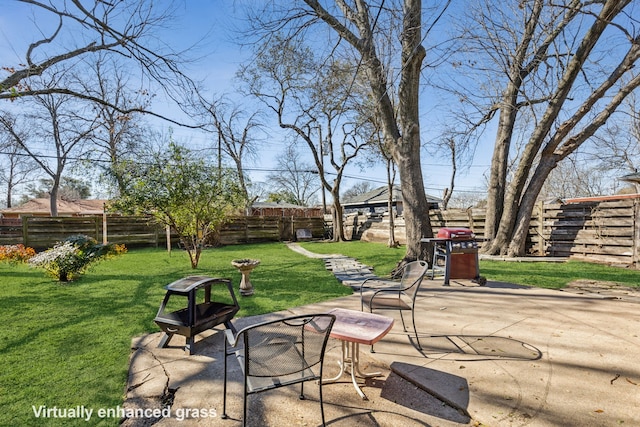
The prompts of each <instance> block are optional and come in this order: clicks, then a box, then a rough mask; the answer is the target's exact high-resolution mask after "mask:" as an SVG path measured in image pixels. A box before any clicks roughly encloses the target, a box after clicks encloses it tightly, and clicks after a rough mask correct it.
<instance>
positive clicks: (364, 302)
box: [360, 260, 428, 351]
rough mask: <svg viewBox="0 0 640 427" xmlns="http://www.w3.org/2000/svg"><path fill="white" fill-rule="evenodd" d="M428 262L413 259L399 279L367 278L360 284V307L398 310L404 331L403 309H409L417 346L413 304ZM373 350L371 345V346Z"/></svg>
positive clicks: (371, 309)
mask: <svg viewBox="0 0 640 427" xmlns="http://www.w3.org/2000/svg"><path fill="white" fill-rule="evenodd" d="M427 268H428V264H427V263H426V262H425V261H420V260H418V261H413V262H409V263H407V264H406V265H405V266H404V269H403V271H402V278H401V279H400V281H388V280H382V279H379V278H373V279H367V280H365V281H364V282H362V284H361V285H360V309H361V310H362V311H364V309H365V307H367V308H368V309H369V311H370V312H372V313H373V310H398V311H400V319H401V320H402V327H403V329H404V330H405V331H406V330H407V327H406V325H405V323H404V317H403V315H402V312H403V311H406V310H409V311H411V320H412V323H413V331H414V333H415V337H416V343H417V344H418V348H419V349H422V347H421V346H420V339H419V338H418V330H417V328H416V322H415V304H416V297H417V295H418V290H419V289H420V285H421V284H422V279H423V278H424V275H425V274H426V272H427ZM371 351H373V346H371Z"/></svg>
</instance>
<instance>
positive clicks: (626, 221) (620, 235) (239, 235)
mask: <svg viewBox="0 0 640 427" xmlns="http://www.w3.org/2000/svg"><path fill="white" fill-rule="evenodd" d="M429 215H430V218H431V223H432V225H433V229H434V233H437V231H438V229H439V228H440V227H444V226H446V227H469V228H471V229H472V230H473V231H474V232H475V234H476V235H477V236H478V237H479V238H481V239H482V238H484V237H485V236H484V229H485V227H484V223H485V218H486V214H485V210H484V209H468V210H462V209H450V210H446V211H439V210H434V211H430V212H429ZM103 220H104V218H103V217H102V216H96V217H57V218H51V217H28V218H25V219H24V220H23V221H22V224H16V223H13V224H8V225H7V224H2V223H0V245H9V244H17V243H23V244H25V245H26V246H31V247H33V248H35V249H38V250H40V249H45V248H48V247H51V246H53V244H55V243H56V242H57V241H60V240H63V239H64V238H66V237H68V236H70V235H74V234H86V235H89V236H91V237H94V238H95V239H96V240H98V241H102V239H103V233H104V228H103ZM394 222H395V235H396V239H397V240H398V241H399V242H400V243H404V244H406V233H405V228H404V220H403V218H401V217H400V218H396V219H395V220H394ZM106 223H107V228H106V229H107V240H108V241H109V242H112V243H124V244H126V245H127V246H165V245H166V232H165V229H164V228H163V227H162V226H160V225H159V224H157V223H156V222H154V221H153V220H152V219H150V218H142V217H129V216H107V217H106ZM388 224H389V223H388V218H387V217H380V218H367V217H365V216H364V215H360V216H355V217H352V216H350V217H348V218H347V221H345V234H346V236H347V237H348V238H353V239H362V240H367V241H379V242H385V243H386V242H387V241H388V233H389V225H388ZM324 228H325V224H324V220H323V218H304V217H281V216H279V217H275V216H274V217H271V216H254V217H235V218H232V219H231V221H230V222H229V223H228V224H227V225H225V226H224V227H223V228H222V229H221V230H220V233H219V235H218V236H217V237H216V242H214V243H219V244H237V243H254V242H263V241H286V240H295V236H296V230H298V229H308V230H310V231H311V234H312V236H313V238H322V237H324V234H325V232H324ZM171 240H172V242H173V243H174V244H177V242H178V239H177V236H176V235H175V234H172V237H171ZM526 252H527V254H529V255H537V256H560V257H570V258H574V259H582V260H587V261H594V262H604V263H613V264H624V265H630V266H636V267H637V266H640V195H629V196H615V197H614V196H612V197H606V198H600V199H598V200H594V199H591V200H573V201H572V202H571V203H563V204H561V203H551V204H542V203H541V204H539V205H537V206H536V208H535V209H534V212H533V215H532V217H531V223H530V226H529V234H528V237H527V245H526Z"/></svg>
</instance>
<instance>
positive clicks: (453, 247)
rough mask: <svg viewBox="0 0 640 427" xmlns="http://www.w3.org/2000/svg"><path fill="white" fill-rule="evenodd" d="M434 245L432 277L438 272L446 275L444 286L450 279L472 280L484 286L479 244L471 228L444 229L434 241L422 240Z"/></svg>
mask: <svg viewBox="0 0 640 427" xmlns="http://www.w3.org/2000/svg"><path fill="white" fill-rule="evenodd" d="M422 241H424V242H428V243H433V245H434V250H433V267H432V273H431V277H432V278H433V277H434V275H435V272H436V271H442V272H443V273H444V284H445V285H448V284H449V279H472V280H475V281H477V282H478V283H480V284H481V285H483V284H484V283H486V279H485V278H484V277H482V276H480V270H479V263H478V242H477V241H476V235H475V234H474V233H473V231H472V230H470V229H469V228H462V227H442V228H440V229H439V230H438V234H437V235H436V237H435V238H433V239H422Z"/></svg>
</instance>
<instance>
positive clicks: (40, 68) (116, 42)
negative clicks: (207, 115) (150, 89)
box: [0, 0, 193, 126]
mask: <svg viewBox="0 0 640 427" xmlns="http://www.w3.org/2000/svg"><path fill="white" fill-rule="evenodd" d="M19 1H20V3H22V4H23V5H24V8H25V15H28V14H29V12H30V11H31V12H33V13H34V16H35V14H36V13H37V14H38V15H40V16H41V17H46V18H42V19H46V20H47V21H48V22H56V23H57V25H56V27H55V28H54V29H52V30H51V31H50V33H48V34H44V35H42V37H41V38H40V39H38V40H35V41H33V42H31V43H30V44H29V45H28V47H26V50H25V52H24V59H23V60H22V61H21V63H20V64H14V65H12V64H2V65H3V67H2V70H3V71H5V72H7V73H8V75H6V76H5V77H3V78H2V79H1V80H0V99H17V98H19V97H22V98H23V97H25V96H35V95H50V94H61V95H67V96H72V97H75V98H79V99H84V100H90V101H93V102H97V103H99V104H103V105H107V106H109V107H111V108H113V109H115V110H117V111H119V112H120V113H121V114H128V113H131V112H144V113H147V114H151V115H154V116H156V117H160V118H162V119H164V120H168V121H170V122H173V123H177V124H180V125H182V126H185V124H183V123H178V122H176V121H175V120H172V119H170V118H168V117H165V116H162V115H160V114H157V113H154V112H152V111H149V110H146V109H145V108H143V107H142V106H139V105H130V106H123V105H115V104H113V103H111V102H110V100H108V99H103V98H101V97H99V96H95V95H93V94H91V93H86V92H85V91H84V90H83V87H82V86H81V85H73V84H71V80H70V79H66V80H59V79H58V80H54V79H52V78H51V74H52V73H54V74H60V73H61V72H66V73H72V72H73V71H74V69H76V67H78V66H82V62H83V61H81V60H82V59H86V58H87V57H88V56H92V55H98V54H104V55H110V56H114V57H119V58H121V59H124V60H125V61H128V62H129V63H132V64H137V65H138V66H139V67H140V69H141V71H142V72H143V74H144V76H145V77H146V78H148V79H149V80H153V81H156V82H158V83H159V84H160V87H161V88H163V89H164V90H165V91H166V92H167V93H168V94H169V95H170V96H172V97H173V98H174V99H176V100H179V99H180V98H181V97H182V96H184V95H187V96H188V94H189V93H190V92H191V88H192V87H193V83H192V82H191V80H190V79H188V78H187V76H186V75H185V74H184V73H183V72H182V71H181V70H180V66H181V64H182V63H183V61H184V60H185V59H184V58H182V54H181V53H177V52H174V51H170V50H168V49H167V44H166V43H161V42H160V40H159V39H158V38H157V37H150V36H152V35H153V33H154V31H155V30H156V29H158V28H161V27H163V26H166V25H167V24H168V23H169V22H170V20H171V19H172V16H173V15H174V14H175V12H176V11H175V5H171V6H169V7H165V8H162V7H158V6H157V3H155V2H149V1H146V0H123V1H115V2H109V1H103V0H93V1H81V0H68V1H61V2H50V1H47V2H44V1H38V0H19ZM23 34H42V32H41V31H40V25H39V23H38V22H36V20H35V18H34V19H33V28H28V29H25V30H24V33H23ZM154 41H157V42H158V43H156V44H153V42H154ZM39 78H43V79H45V80H48V81H52V82H53V81H55V82H56V84H54V85H51V86H38V85H37V81H38V79H39ZM59 83H64V84H62V85H60V84H59Z"/></svg>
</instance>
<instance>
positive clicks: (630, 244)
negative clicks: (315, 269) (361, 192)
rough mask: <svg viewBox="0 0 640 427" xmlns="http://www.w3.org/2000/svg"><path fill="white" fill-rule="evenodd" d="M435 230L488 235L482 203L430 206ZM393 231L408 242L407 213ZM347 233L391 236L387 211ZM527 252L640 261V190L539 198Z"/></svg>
mask: <svg viewBox="0 0 640 427" xmlns="http://www.w3.org/2000/svg"><path fill="white" fill-rule="evenodd" d="M429 216H430V219H431V224H432V227H433V231H434V234H435V233H437V232H438V229H439V228H440V227H468V228H471V229H472V230H473V231H474V233H475V234H476V236H477V237H478V238H480V239H484V237H485V233H484V231H485V219H486V211H485V210H484V209H467V210H464V209H450V210H446V211H440V210H433V211H430V212H429ZM394 223H395V224H394V225H395V236H396V240H398V241H399V242H400V243H403V244H404V243H406V238H405V237H406V233H405V230H404V220H403V218H395V219H394ZM346 224H347V235H349V236H353V237H354V238H361V239H362V240H368V241H378V242H385V243H386V242H387V240H388V236H389V234H388V233H389V221H388V218H387V217H382V218H366V217H364V216H360V217H358V218H356V219H351V220H347V221H346ZM526 253H527V254H528V255H534V256H554V257H568V258H572V259H580V260H585V261H592V262H602V263H611V264H621V265H628V266H634V267H639V266H640V195H628V196H611V197H603V198H599V199H595V198H594V199H582V200H580V199H573V200H569V203H548V204H545V203H540V204H538V205H537V206H536V207H535V209H534V211H533V213H532V216H531V223H530V225H529V233H528V236H527V243H526Z"/></svg>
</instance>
